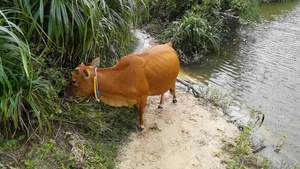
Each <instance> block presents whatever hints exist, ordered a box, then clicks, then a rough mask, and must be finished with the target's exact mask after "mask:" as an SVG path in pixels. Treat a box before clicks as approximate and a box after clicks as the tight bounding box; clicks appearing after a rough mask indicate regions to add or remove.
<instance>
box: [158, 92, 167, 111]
mask: <svg viewBox="0 0 300 169" xmlns="http://www.w3.org/2000/svg"><path fill="white" fill-rule="evenodd" d="M164 97H165V94H164V93H163V94H161V96H160V102H159V105H158V108H159V109H162V108H163V104H164Z"/></svg>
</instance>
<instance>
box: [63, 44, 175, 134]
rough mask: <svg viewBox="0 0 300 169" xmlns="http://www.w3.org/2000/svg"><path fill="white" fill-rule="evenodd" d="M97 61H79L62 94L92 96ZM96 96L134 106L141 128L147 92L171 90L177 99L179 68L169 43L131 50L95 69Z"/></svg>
mask: <svg viewBox="0 0 300 169" xmlns="http://www.w3.org/2000/svg"><path fill="white" fill-rule="evenodd" d="M99 64H100V58H95V59H94V60H93V61H92V64H91V65H90V66H85V65H84V64H80V65H79V66H78V67H77V68H76V69H75V71H74V73H73V74H72V78H71V80H70V82H69V83H68V85H67V86H66V89H65V97H66V98H73V97H75V96H81V97H83V96H91V97H96V96H95V90H94V74H95V73H94V70H95V68H96V67H98V66H99ZM96 72H97V83H98V84H97V85H98V88H99V91H100V97H99V99H100V100H101V101H103V102H105V103H107V104H109V105H111V106H133V105H135V106H136V107H137V108H138V110H139V112H140V124H139V127H140V128H141V129H143V128H144V112H145V108H146V103H147V96H152V95H161V100H160V104H163V98H164V93H165V92H166V91H168V90H170V92H171V94H172V95H173V102H174V103H175V102H176V95H175V82H176V77H177V75H178V72H179V60H178V57H177V54H176V52H175V50H174V49H173V48H172V44H170V43H168V44H164V45H157V46H154V47H152V48H150V49H148V50H147V51H145V52H143V53H141V54H131V55H127V56H124V57H122V58H121V59H120V61H119V63H118V64H116V65H115V66H113V67H109V68H99V69H96Z"/></svg>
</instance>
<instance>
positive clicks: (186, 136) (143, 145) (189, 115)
mask: <svg viewBox="0 0 300 169" xmlns="http://www.w3.org/2000/svg"><path fill="white" fill-rule="evenodd" d="M176 92H177V100H178V102H177V103H176V104H174V103H171V102H172V98H171V95H170V94H169V93H167V94H166V96H165V104H164V107H163V109H162V110H161V109H157V105H158V102H159V99H160V97H159V96H154V97H149V98H148V106H147V108H146V113H145V119H146V123H145V129H144V131H143V132H136V133H132V134H131V136H130V138H131V139H130V140H131V141H130V142H128V143H127V144H126V145H125V146H124V147H123V149H122V150H121V152H120V153H119V157H118V161H119V164H118V165H117V167H116V168H120V169H126V168H130V169H134V168H143V169H155V168H159V169H184V168H205V169H207V168H225V164H224V163H222V162H221V161H222V159H225V158H226V157H225V156H226V155H225V154H223V153H222V150H221V147H222V146H223V141H224V140H227V141H231V142H232V140H233V139H234V138H235V137H237V135H238V133H239V132H238V129H237V127H236V126H235V125H233V124H231V123H227V122H226V117H224V115H223V113H222V112H221V111H220V110H215V111H212V110H210V111H207V110H205V109H208V108H207V107H205V106H203V104H202V105H201V101H200V100H199V99H196V98H194V96H193V95H191V94H189V93H187V92H186V91H184V89H182V88H177V89H176ZM155 126H157V127H156V130H155V129H153V128H155ZM151 128H152V129H151Z"/></svg>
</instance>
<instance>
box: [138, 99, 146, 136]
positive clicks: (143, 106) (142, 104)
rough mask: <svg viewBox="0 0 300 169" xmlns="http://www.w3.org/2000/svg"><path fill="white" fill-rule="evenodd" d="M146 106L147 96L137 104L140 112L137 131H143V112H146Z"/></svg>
mask: <svg viewBox="0 0 300 169" xmlns="http://www.w3.org/2000/svg"><path fill="white" fill-rule="evenodd" d="M146 105H147V96H146V97H144V98H142V99H139V103H138V110H139V112H140V124H139V126H138V130H139V131H143V130H144V123H145V120H144V114H145V110H146Z"/></svg>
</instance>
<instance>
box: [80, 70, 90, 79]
mask: <svg viewBox="0 0 300 169" xmlns="http://www.w3.org/2000/svg"><path fill="white" fill-rule="evenodd" d="M82 76H83V77H84V78H85V79H87V78H89V77H90V72H89V71H88V70H86V69H83V70H82Z"/></svg>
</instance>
